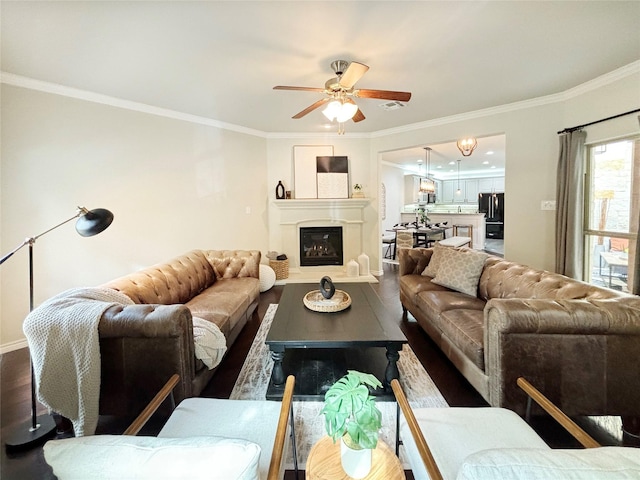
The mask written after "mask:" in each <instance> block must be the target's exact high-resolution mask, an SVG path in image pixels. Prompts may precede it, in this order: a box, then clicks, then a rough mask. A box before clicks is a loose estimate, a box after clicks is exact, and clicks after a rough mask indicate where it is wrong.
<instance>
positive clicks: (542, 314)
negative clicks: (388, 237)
mask: <svg viewBox="0 0 640 480" xmlns="http://www.w3.org/2000/svg"><path fill="white" fill-rule="evenodd" d="M432 253H433V249H431V248H414V249H402V250H399V263H400V265H399V275H400V300H401V302H402V306H403V309H404V311H405V312H406V311H407V310H408V311H409V312H411V314H412V315H413V316H414V317H415V319H416V320H417V322H418V324H419V325H420V326H421V327H422V329H423V330H424V331H425V332H426V333H427V334H429V336H430V337H431V338H432V339H433V340H434V341H435V342H436V343H437V344H438V346H439V347H440V348H441V349H442V351H443V352H444V353H445V354H446V355H447V357H449V359H450V360H451V362H453V364H454V365H455V366H456V367H457V368H458V369H459V370H460V372H461V373H462V374H463V375H464V376H465V377H466V378H467V380H468V381H469V383H471V385H473V386H474V388H475V389H476V390H478V392H479V393H480V394H481V395H482V396H483V397H484V398H485V400H486V401H487V402H488V403H489V404H490V405H491V406H494V407H504V408H509V409H512V410H515V411H516V412H518V413H520V414H523V413H524V410H525V406H526V396H525V395H524V393H522V391H521V390H520V389H519V388H518V387H517V385H516V379H517V378H518V377H521V376H523V377H525V378H527V380H529V381H530V382H531V383H533V384H534V385H536V386H537V387H538V388H539V389H540V391H542V392H543V393H544V394H545V395H546V396H547V397H548V398H549V399H550V400H551V401H553V402H554V403H556V405H558V406H560V408H561V409H562V410H563V411H565V413H567V414H569V415H628V416H638V415H640V297H638V296H635V295H629V294H625V293H622V292H616V291H614V290H609V289H606V288H600V287H597V286H593V285H590V284H587V283H584V282H580V281H577V280H574V279H571V278H568V277H566V276H563V275H559V274H556V273H551V272H547V271H543V270H536V269H533V268H529V267H527V266H524V265H521V264H518V263H514V262H509V261H506V260H503V259H502V258H499V257H495V256H490V257H489V258H488V259H487V260H486V262H485V265H484V268H483V271H482V274H481V276H480V281H479V285H478V293H477V296H476V297H472V296H469V295H466V294H464V293H459V292H455V291H453V290H449V289H447V288H445V287H442V286H439V285H436V284H434V283H432V282H431V277H428V276H423V275H421V273H422V271H423V270H424V268H425V267H426V265H427V264H428V262H429V260H430V258H431V255H432Z"/></svg>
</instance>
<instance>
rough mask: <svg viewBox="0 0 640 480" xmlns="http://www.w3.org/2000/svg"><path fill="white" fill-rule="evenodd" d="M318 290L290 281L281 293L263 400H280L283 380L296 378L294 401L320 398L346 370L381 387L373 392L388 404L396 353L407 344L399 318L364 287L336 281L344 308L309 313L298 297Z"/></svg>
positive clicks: (269, 341)
mask: <svg viewBox="0 0 640 480" xmlns="http://www.w3.org/2000/svg"><path fill="white" fill-rule="evenodd" d="M318 288H319V286H318V284H317V283H313V284H309V283H290V284H287V285H286V286H285V288H284V291H283V292H282V296H281V298H280V303H279V304H278V310H277V311H276V315H275V317H274V319H273V323H272V324H271V328H270V330H269V333H268V335H267V339H266V341H265V343H266V344H267V345H269V349H270V350H271V356H272V358H273V361H274V366H273V372H272V374H271V381H270V382H269V388H268V390H267V398H268V399H278V398H281V397H282V391H283V387H284V382H285V379H286V376H287V375H295V376H296V391H295V393H294V396H295V397H296V399H297V400H318V399H323V398H324V393H325V392H326V390H328V389H329V387H331V385H333V383H335V381H336V380H338V379H339V378H340V377H342V376H343V375H344V374H346V373H347V370H359V371H362V372H367V373H373V374H374V375H376V376H377V377H378V378H379V379H380V381H381V382H382V383H383V385H384V387H385V388H384V392H376V391H374V392H372V394H378V395H379V396H380V397H381V399H385V398H382V397H389V398H388V399H389V400H392V399H393V394H392V392H391V388H390V382H391V380H392V379H394V378H398V377H399V375H400V374H399V372H398V366H397V361H398V359H399V358H400V355H399V351H400V350H401V349H402V345H403V344H405V343H407V338H406V337H405V336H404V334H403V333H402V331H401V330H400V327H399V326H398V322H397V320H396V319H394V318H393V316H392V315H391V314H390V313H389V312H388V311H387V309H386V308H385V306H384V305H383V304H382V302H381V301H380V298H379V297H378V295H377V294H376V293H375V291H374V290H373V288H371V285H370V284H368V283H343V284H338V283H336V289H338V290H343V291H345V292H347V293H348V294H349V296H350V297H351V306H350V307H349V308H347V309H346V310H343V311H341V312H333V313H321V312H315V311H312V310H309V309H308V308H307V307H305V306H304V304H303V302H302V299H303V297H304V296H305V295H306V294H307V293H308V292H310V291H312V290H318ZM385 354H386V355H385ZM385 357H386V359H385Z"/></svg>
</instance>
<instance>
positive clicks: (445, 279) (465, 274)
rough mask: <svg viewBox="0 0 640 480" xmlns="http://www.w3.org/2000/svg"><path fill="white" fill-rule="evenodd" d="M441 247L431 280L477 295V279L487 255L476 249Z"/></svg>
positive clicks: (458, 290)
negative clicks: (434, 274)
mask: <svg viewBox="0 0 640 480" xmlns="http://www.w3.org/2000/svg"><path fill="white" fill-rule="evenodd" d="M441 248H442V249H443V250H442V252H441V254H440V255H441V258H440V260H439V263H438V273H437V274H436V276H435V278H434V279H433V280H432V282H433V283H436V284H438V285H442V286H443V287H447V288H450V289H452V290H456V291H457V292H462V293H466V294H467V295H472V296H474V297H475V296H477V294H478V281H479V280H480V275H481V274H482V268H483V267H484V262H485V260H486V259H487V257H488V256H489V255H487V254H486V253H483V252H479V251H477V250H458V249H455V248H450V247H441Z"/></svg>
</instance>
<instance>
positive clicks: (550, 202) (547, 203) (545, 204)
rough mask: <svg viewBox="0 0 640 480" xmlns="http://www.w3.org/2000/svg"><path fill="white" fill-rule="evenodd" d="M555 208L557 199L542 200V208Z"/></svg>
mask: <svg viewBox="0 0 640 480" xmlns="http://www.w3.org/2000/svg"><path fill="white" fill-rule="evenodd" d="M555 209H556V201H555V200H542V201H541V202H540V210H555Z"/></svg>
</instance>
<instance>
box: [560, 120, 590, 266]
mask: <svg viewBox="0 0 640 480" xmlns="http://www.w3.org/2000/svg"><path fill="white" fill-rule="evenodd" d="M586 138H587V133H586V132H584V131H582V130H578V131H569V132H563V133H561V134H560V138H559V139H560V156H559V158H558V175H557V185H556V199H557V205H556V208H557V210H556V272H558V273H561V274H563V275H567V276H568V277H572V278H576V279H582V270H583V265H584V255H583V251H584V242H583V237H582V235H583V206H584V143H585V140H586Z"/></svg>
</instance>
